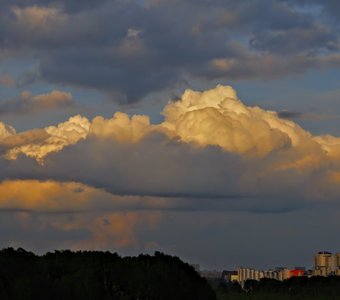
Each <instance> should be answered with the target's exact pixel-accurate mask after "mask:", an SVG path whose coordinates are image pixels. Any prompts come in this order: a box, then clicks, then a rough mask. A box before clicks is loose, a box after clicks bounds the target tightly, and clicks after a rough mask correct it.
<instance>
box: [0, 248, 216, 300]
mask: <svg viewBox="0 0 340 300" xmlns="http://www.w3.org/2000/svg"><path fill="white" fill-rule="evenodd" d="M0 299H1V300H31V299H32V300H39V299H44V300H46V299H49V300H57V299H58V300H60V299H62V300H77V299H81V300H92V299H93V300H101V299H103V300H110V299H114V300H132V299H133V300H137V299H138V300H158V299H159V300H163V299H164V300H174V299H176V300H177V299H178V300H182V299H183V300H190V299H193V300H210V299H211V300H215V299H216V295H215V292H214V291H213V289H212V288H211V287H210V285H209V284H208V282H207V281H206V280H205V279H204V278H202V277H201V276H200V275H199V274H197V273H196V271H195V270H194V268H193V267H192V266H190V265H189V264H186V263H184V262H182V261H181V260H180V259H179V258H178V257H174V256H170V255H166V254H163V253H160V252H155V254H154V255H139V256H138V257H120V256H119V255H118V254H117V253H110V252H101V251H77V252H73V251H70V250H63V251H55V252H53V253H51V252H49V253H46V254H45V255H42V256H38V255H35V254H34V253H32V252H28V251H25V250H24V249H21V248H19V249H17V250H15V249H13V248H6V249H3V250H1V251H0Z"/></svg>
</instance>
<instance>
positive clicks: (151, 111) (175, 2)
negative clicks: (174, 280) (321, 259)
mask: <svg viewBox="0 0 340 300" xmlns="http://www.w3.org/2000/svg"><path fill="white" fill-rule="evenodd" d="M339 20H340V4H339V1H336V0H309V1H306V0H271V1H269V0H252V1H250V0H245V1H236V0H223V1H222V0H215V1H213V0H195V1H193V0H115V1H109V0H96V1H94V0H84V1H66V0H44V1H42V0H0V215H1V218H0V247H1V248H4V247H9V246H11V247H24V248H25V249H28V250H31V251H34V252H36V253H45V252H46V251H53V250H54V249H73V250H78V249H88V250H91V249H96V250H109V251H113V252H118V253H120V254H121V255H137V254H139V253H153V252H154V251H163V252H165V253H168V254H172V255H176V256H179V257H180V258H182V259H183V260H184V261H187V262H189V263H195V264H200V265H201V267H202V268H203V269H218V270H222V269H233V268H237V267H238V266H245V267H254V268H274V267H276V266H288V267H294V266H306V267H312V264H313V255H314V253H315V252H317V251H321V250H322V251H323V250H326V251H331V252H340V240H339V239H338V238H337V237H338V231H339V228H340V200H339V199H340V86H339V78H340V51H339V50H340V21H339Z"/></svg>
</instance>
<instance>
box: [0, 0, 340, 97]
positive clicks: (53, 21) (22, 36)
mask: <svg viewBox="0 0 340 300" xmlns="http://www.w3.org/2000/svg"><path fill="white" fill-rule="evenodd" d="M303 2H304V1H268V0H257V1H214V2H213V3H212V2H209V1H203V0H200V1H189V0H186V1H176V0H173V1H152V0H146V1H105V0H103V1H79V2H77V3H76V2H70V1H62V0H59V1H55V0H54V1H52V0H51V1H19V0H16V1H2V3H0V5H1V19H0V23H1V24H0V28H1V29H0V40H1V48H2V51H1V53H0V57H2V59H5V58H8V57H13V56H25V57H27V56H30V55H31V56H32V57H33V56H34V57H35V58H37V59H38V61H39V63H40V67H39V71H38V74H39V76H38V75H35V76H34V80H39V78H40V79H43V80H46V81H49V82H51V83H61V84H67V85H73V86H78V87H83V88H91V89H97V90H100V91H103V92H107V93H110V94H114V95H115V96H116V97H115V99H117V100H120V101H128V102H133V101H138V100H140V98H141V97H143V96H144V95H146V94H148V93H149V92H152V91H156V90H162V89H163V88H166V87H171V86H175V85H176V84H178V83H179V82H183V77H185V76H191V77H196V78H197V77H199V78H206V79H215V78H219V79H221V78H224V79H225V78H227V79H244V78H248V79H249V78H273V77H274V78H275V77H278V76H284V75H287V74H292V73H300V72H304V71H306V70H308V69H310V68H320V67H329V66H332V67H334V66H339V63H340V57H339V55H338V54H337V53H338V50H339V33H338V30H337V29H336V28H337V26H334V23H332V22H331V19H330V18H328V17H327V16H328V15H329V14H330V13H334V11H336V9H334V7H336V8H337V7H338V6H339V5H337V4H336V3H335V2H332V1H314V2H315V3H318V4H319V5H320V7H321V9H320V12H319V14H320V15H321V14H322V13H324V14H325V13H326V12H327V15H326V17H323V18H321V17H320V18H318V17H317V15H318V13H315V14H312V13H310V12H308V10H305V11H304V10H301V9H299V7H300V6H301V5H302V4H304V5H305V6H306V7H308V3H309V2H308V3H307V2H304V3H303ZM301 3H302V4H301ZM330 8H331V9H330ZM322 9H323V10H322ZM30 82H31V80H30Z"/></svg>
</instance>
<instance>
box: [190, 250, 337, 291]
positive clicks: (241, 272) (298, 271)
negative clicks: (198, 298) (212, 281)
mask: <svg viewBox="0 0 340 300" xmlns="http://www.w3.org/2000/svg"><path fill="white" fill-rule="evenodd" d="M193 267H194V268H195V269H196V271H198V272H199V273H200V274H201V275H202V276H203V277H206V278H223V279H224V280H225V281H226V282H239V283H240V284H241V285H242V284H243V283H244V282H245V281H247V280H261V279H262V278H270V279H276V280H280V281H283V280H286V279H289V278H291V277H297V276H307V277H312V276H325V277H326V276H340V253H336V254H332V253H331V252H328V251H320V252H318V253H316V254H315V255H314V269H310V270H306V268H305V267H300V266H299V267H295V268H293V269H289V268H286V267H276V268H274V269H269V270H257V269H253V268H245V267H239V268H238V269H237V270H224V271H222V272H219V271H205V270H204V271H201V270H200V267H199V265H193Z"/></svg>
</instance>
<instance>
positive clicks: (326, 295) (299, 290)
mask: <svg viewBox="0 0 340 300" xmlns="http://www.w3.org/2000/svg"><path fill="white" fill-rule="evenodd" d="M216 294H217V299H218V300H250V299H251V300H339V299H340V277H339V276H331V277H320V276H316V277H311V278H307V277H292V278H290V279H288V280H285V281H277V280H274V279H261V280H260V281H255V280H248V281H246V283H245V285H244V289H242V288H241V286H240V285H239V284H238V283H229V284H226V283H222V282H221V284H220V285H219V286H218V288H217V290H216Z"/></svg>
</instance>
